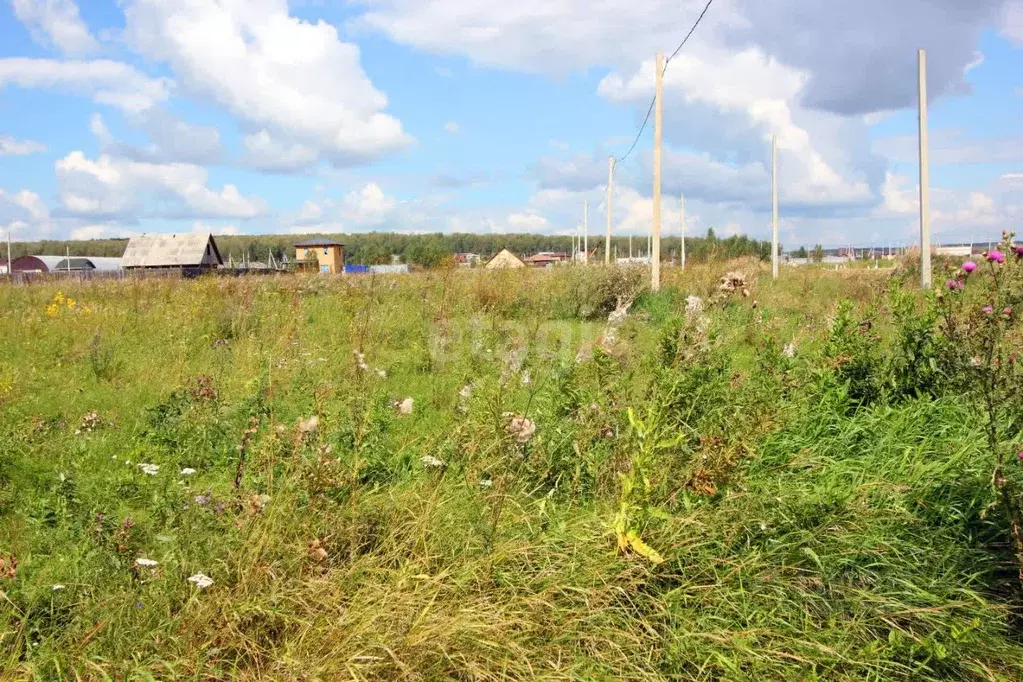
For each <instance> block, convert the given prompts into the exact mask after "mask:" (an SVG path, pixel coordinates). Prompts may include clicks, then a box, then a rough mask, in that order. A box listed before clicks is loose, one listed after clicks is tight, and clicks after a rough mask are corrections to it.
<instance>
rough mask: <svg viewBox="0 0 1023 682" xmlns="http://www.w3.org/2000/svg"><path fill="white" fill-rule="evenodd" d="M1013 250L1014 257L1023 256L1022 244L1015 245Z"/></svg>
mask: <svg viewBox="0 0 1023 682" xmlns="http://www.w3.org/2000/svg"><path fill="white" fill-rule="evenodd" d="M1015 251H1016V258H1023V246H1017V247H1016V249H1015Z"/></svg>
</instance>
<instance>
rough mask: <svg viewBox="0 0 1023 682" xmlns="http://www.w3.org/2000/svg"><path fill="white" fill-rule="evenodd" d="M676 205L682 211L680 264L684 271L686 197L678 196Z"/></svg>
mask: <svg viewBox="0 0 1023 682" xmlns="http://www.w3.org/2000/svg"><path fill="white" fill-rule="evenodd" d="M678 205H679V207H680V208H681V209H682V257H681V259H680V261H679V262H680V263H681V265H682V269H683V270H685V269H686V196H685V195H684V194H680V195H679V197H678Z"/></svg>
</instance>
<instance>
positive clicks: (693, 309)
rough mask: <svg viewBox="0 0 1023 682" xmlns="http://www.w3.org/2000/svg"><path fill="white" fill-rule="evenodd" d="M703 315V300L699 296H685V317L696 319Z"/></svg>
mask: <svg viewBox="0 0 1023 682" xmlns="http://www.w3.org/2000/svg"><path fill="white" fill-rule="evenodd" d="M701 313H703V299H702V298H700V297H699V296H686V317H696V316H697V315H700V314H701Z"/></svg>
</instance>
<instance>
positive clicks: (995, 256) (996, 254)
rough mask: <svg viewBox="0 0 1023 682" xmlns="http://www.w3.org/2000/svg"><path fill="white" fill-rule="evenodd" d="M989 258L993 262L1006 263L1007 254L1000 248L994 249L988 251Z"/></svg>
mask: <svg viewBox="0 0 1023 682" xmlns="http://www.w3.org/2000/svg"><path fill="white" fill-rule="evenodd" d="M987 259H988V260H989V261H991V262H992V263H1004V262H1005V254H1004V253H1002V252H1001V251H999V250H998V249H992V250H991V251H988V254H987Z"/></svg>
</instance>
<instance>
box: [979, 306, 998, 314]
mask: <svg viewBox="0 0 1023 682" xmlns="http://www.w3.org/2000/svg"><path fill="white" fill-rule="evenodd" d="M982 311H983V313H984V314H985V315H990V314H991V313H993V312H995V309H994V308H993V307H991V306H989V305H986V306H984V307H983V308H982Z"/></svg>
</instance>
